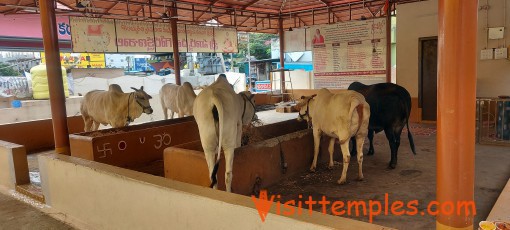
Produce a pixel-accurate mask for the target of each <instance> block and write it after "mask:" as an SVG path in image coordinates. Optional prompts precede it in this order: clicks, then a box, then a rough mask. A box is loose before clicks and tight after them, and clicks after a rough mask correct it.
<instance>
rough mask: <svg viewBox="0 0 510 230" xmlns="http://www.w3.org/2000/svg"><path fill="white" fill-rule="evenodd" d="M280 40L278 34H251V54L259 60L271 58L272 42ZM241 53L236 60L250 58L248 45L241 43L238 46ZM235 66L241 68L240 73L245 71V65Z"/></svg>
mask: <svg viewBox="0 0 510 230" xmlns="http://www.w3.org/2000/svg"><path fill="white" fill-rule="evenodd" d="M273 38H278V35H277V34H263V33H250V44H249V45H250V54H251V56H253V57H255V58H256V59H257V60H261V59H269V58H271V40H272V39H273ZM237 47H238V48H239V53H237V54H234V59H237V60H238V61H244V60H245V58H246V57H247V56H248V44H247V43H246V42H239V44H238V45H237ZM234 66H236V67H239V70H240V72H242V70H243V69H244V65H243V63H236V64H235V65H234Z"/></svg>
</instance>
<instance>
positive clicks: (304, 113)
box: [296, 94, 317, 122]
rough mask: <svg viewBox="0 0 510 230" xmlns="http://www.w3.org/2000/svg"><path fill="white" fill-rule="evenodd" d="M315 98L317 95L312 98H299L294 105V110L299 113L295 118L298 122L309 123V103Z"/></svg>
mask: <svg viewBox="0 0 510 230" xmlns="http://www.w3.org/2000/svg"><path fill="white" fill-rule="evenodd" d="M315 96H317V94H314V95H312V96H301V99H300V100H299V102H298V104H297V105H296V109H297V110H298V111H299V116H298V118H297V120H298V121H302V120H305V121H308V122H310V121H311V118H310V101H311V100H312V99H313V98H314V97H315Z"/></svg>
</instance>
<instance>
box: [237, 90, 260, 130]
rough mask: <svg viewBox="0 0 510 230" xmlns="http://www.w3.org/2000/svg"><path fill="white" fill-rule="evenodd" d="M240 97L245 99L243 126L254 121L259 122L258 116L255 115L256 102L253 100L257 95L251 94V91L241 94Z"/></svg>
mask: <svg viewBox="0 0 510 230" xmlns="http://www.w3.org/2000/svg"><path fill="white" fill-rule="evenodd" d="M239 95H240V96H241V98H242V99H243V115H242V120H243V124H249V123H250V122H252V121H254V120H258V117H257V114H255V112H257V111H256V106H255V100H254V99H253V97H255V95H254V94H251V93H250V92H249V91H243V92H240V93H239Z"/></svg>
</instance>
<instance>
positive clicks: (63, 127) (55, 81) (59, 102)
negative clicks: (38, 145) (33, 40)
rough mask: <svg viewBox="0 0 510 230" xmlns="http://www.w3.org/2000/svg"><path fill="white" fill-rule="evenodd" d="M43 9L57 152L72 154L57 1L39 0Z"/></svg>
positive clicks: (44, 39)
mask: <svg viewBox="0 0 510 230" xmlns="http://www.w3.org/2000/svg"><path fill="white" fill-rule="evenodd" d="M39 7H40V9H41V25H42V34H43V43H44V55H45V57H46V72H47V74H48V87H49V91H50V105H51V119H52V121H53V133H54V134H53V135H54V139H55V152H56V153H61V154H67V155H69V154H70V151H69V133H68V130H67V114H66V97H65V93H64V83H63V81H62V69H61V66H60V50H59V47H58V35H57V20H56V18H55V1H54V0H39Z"/></svg>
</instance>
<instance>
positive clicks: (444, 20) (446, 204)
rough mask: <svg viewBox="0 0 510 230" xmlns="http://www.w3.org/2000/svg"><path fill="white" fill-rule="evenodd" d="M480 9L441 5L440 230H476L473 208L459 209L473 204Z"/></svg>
mask: <svg viewBox="0 0 510 230" xmlns="http://www.w3.org/2000/svg"><path fill="white" fill-rule="evenodd" d="M477 7H478V0H440V1H439V25H438V26H439V43H438V44H439V46H438V50H439V55H438V80H437V82H438V96H437V100H438V108H437V111H438V113H437V118H438V120H437V127H438V133H437V201H438V202H439V204H440V205H439V206H438V207H437V208H438V210H440V211H441V212H440V213H439V215H438V216H437V224H436V228H437V229H473V213H472V211H473V210H472V209H471V208H468V209H469V212H466V210H465V209H464V208H462V209H460V210H461V212H460V215H457V208H458V207H457V205H458V204H459V203H458V202H464V201H467V202H473V201H474V174H475V109H476V105H475V100H476V65H477V51H476V47H477V28H478V25H477V18H478V15H477V13H478V8H477ZM472 204H474V202H473V203H472ZM450 206H453V207H450ZM450 208H454V212H453V213H451V212H450Z"/></svg>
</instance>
